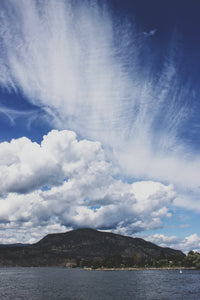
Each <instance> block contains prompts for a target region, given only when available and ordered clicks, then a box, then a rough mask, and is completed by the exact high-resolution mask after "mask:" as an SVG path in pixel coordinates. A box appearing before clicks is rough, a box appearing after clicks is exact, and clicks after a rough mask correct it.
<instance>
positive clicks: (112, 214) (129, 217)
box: [0, 130, 175, 240]
mask: <svg viewBox="0 0 200 300" xmlns="http://www.w3.org/2000/svg"><path fill="white" fill-rule="evenodd" d="M0 165H1V174H0V190H1V194H2V195H1V199H0V206H1V211H0V223H1V225H0V228H1V230H5V229H6V230H7V231H9V230H11V229H12V228H15V229H16V232H18V233H16V234H17V235H18V238H19V240H22V239H23V238H22V236H21V234H20V229H22V228H24V230H26V231H28V230H29V229H30V236H29V240H32V239H33V238H34V235H33V236H32V231H33V228H35V234H36V232H37V233H38V238H39V237H41V234H42V233H44V232H45V230H46V232H48V230H49V228H51V229H53V228H55V229H57V230H58V229H62V230H63V229H64V228H65V229H66V228H78V227H92V228H96V229H105V230H116V231H117V232H120V233H123V234H133V233H135V232H140V231H143V230H150V229H155V228H160V227H162V218H163V217H165V218H169V217H170V216H171V214H170V213H169V211H168V208H169V206H170V205H171V203H172V200H173V199H174V198H175V192H174V189H173V186H172V185H164V184H161V183H159V182H152V181H140V182H135V183H132V184H129V183H124V182H122V181H121V180H119V179H115V175H116V173H115V168H113V166H112V165H111V163H109V162H107V161H106V160H105V155H104V151H103V149H102V146H101V144H100V143H99V142H91V141H88V140H77V137H76V135H75V133H74V132H72V131H67V130H65V131H57V130H53V131H51V132H50V133H49V134H48V135H46V136H44V138H43V141H42V142H41V144H37V143H33V142H31V141H30V140H29V139H27V138H20V139H16V140H12V141H11V142H10V143H8V142H4V143H1V144H0ZM40 228H43V230H41V229H40ZM45 228H46V229H45ZM26 236H27V234H26Z"/></svg>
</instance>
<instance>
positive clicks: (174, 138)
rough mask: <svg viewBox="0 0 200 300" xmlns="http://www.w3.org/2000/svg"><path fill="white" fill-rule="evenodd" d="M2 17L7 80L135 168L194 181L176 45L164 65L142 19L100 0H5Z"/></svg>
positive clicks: (137, 173) (133, 171) (133, 172)
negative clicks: (119, 15) (140, 27)
mask: <svg viewBox="0 0 200 300" xmlns="http://www.w3.org/2000/svg"><path fill="white" fill-rule="evenodd" d="M58 16H59V17H58ZM0 17H1V24H2V27H1V31H0V34H1V37H2V42H1V49H2V57H1V62H0V65H1V72H0V82H1V86H3V87H6V88H8V89H11V90H12V89H13V90H18V91H21V92H22V93H23V94H24V95H25V96H26V98H27V99H28V101H30V102H31V103H32V104H36V105H37V106H39V107H41V108H42V109H43V110H45V111H46V112H47V114H49V115H50V116H51V121H53V126H55V127H57V128H59V129H65V128H66V129H72V130H75V131H76V132H77V133H78V134H79V135H80V136H82V137H84V138H88V139H92V140H99V141H101V142H102V143H103V144H104V147H107V148H108V149H111V150H112V151H111V153H114V155H115V159H116V160H117V161H118V162H119V165H120V166H121V167H122V169H123V170H124V172H125V173H126V172H127V174H128V175H129V176H132V177H133V178H141V177H146V178H149V179H151V178H153V179H155V180H162V181H165V180H166V181H168V182H175V183H177V184H181V185H183V186H184V185H185V184H189V185H190V186H191V185H192V186H196V181H197V180H196V178H197V177H198V176H199V171H198V169H197V168H196V166H197V164H199V157H195V156H194V155H193V150H192V147H191V145H188V144H187V141H186V140H185V139H184V138H182V137H181V135H180V131H181V130H182V127H183V126H184V125H185V122H186V120H187V118H188V117H190V113H191V111H190V108H189V106H188V103H187V101H186V99H187V97H188V95H189V86H187V84H184V85H183V84H182V81H181V77H180V72H179V68H180V67H179V65H178V64H177V62H176V60H177V59H176V56H175V54H174V53H173V51H171V53H170V52H169V55H168V57H167V59H163V58H162V57H161V61H162V60H163V62H162V66H161V67H159V73H158V74H157V70H156V69H155V65H153V62H155V57H154V55H153V54H151V55H150V54H149V51H148V44H147V43H146V39H145V37H144V38H142V37H141V36H140V38H138V33H137V32H138V31H137V27H136V26H135V25H134V24H131V23H129V22H128V21H126V22H125V21H124V24H123V22H122V25H119V24H117V22H116V20H115V18H114V16H112V14H111V13H110V12H109V9H108V6H106V5H105V3H104V5H101V6H99V4H98V3H97V2H95V1H92V2H91V1H83V2H81V1H80V2H79V1H78V2H77V3H76V4H75V3H73V2H72V1H68V2H65V1H59V2H56V1H48V2H47V1H42V2H41V1H31V0H28V1H20V2H12V1H6V2H3V9H2V11H1V16H0ZM16 24H17V26H16ZM155 33H156V31H155V30H154V29H153V30H151V31H150V32H149V33H148V35H153V34H155ZM119 36H120V38H119ZM141 53H142V57H141ZM153 70H154V71H153ZM190 96H191V95H190ZM110 159H113V156H112V157H110ZM170 166H171V167H170ZM178 170H181V171H180V172H179V171H178ZM178 172H179V175H178ZM183 173H184V174H185V175H184V176H183V175H180V174H183ZM165 175H166V176H165Z"/></svg>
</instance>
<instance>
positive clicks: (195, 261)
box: [78, 249, 200, 269]
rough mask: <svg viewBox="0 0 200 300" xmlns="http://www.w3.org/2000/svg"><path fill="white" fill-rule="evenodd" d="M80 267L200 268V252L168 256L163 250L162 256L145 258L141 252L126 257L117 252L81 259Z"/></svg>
mask: <svg viewBox="0 0 200 300" xmlns="http://www.w3.org/2000/svg"><path fill="white" fill-rule="evenodd" d="M78 266H79V267H88V268H92V269H97V268H129V267H133V268H165V267H169V268H175V267H180V268H181V267H185V268H195V269H200V253H198V252H194V251H192V250H191V251H189V252H188V254H187V255H185V256H183V255H171V256H170V257H166V256H165V253H164V250H163V249H162V250H161V253H160V256H158V257H155V258H151V259H144V258H142V257H141V256H140V255H139V254H135V255H133V256H132V257H127V258H124V257H122V256H121V255H118V254H115V255H112V256H108V257H105V258H99V259H88V260H81V261H80V262H78Z"/></svg>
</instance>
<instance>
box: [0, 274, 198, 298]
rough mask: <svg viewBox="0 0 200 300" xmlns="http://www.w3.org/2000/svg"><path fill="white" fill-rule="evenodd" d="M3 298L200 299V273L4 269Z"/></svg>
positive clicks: (0, 291) (0, 276) (0, 289)
mask: <svg viewBox="0 0 200 300" xmlns="http://www.w3.org/2000/svg"><path fill="white" fill-rule="evenodd" d="M0 299H1V300H3V299H14V300H18V299H28V300H32V299H35V300H40V299H42V300H45V299H48V300H52V299H56V300H59V299H69V300H87V299H90V300H96V299H101V300H107V299H116V300H117V299H120V300H125V299H131V300H133V299H142V300H148V299H152V300H156V299H159V300H164V299H169V300H173V299H175V300H176V299H181V300H182V299H187V300H188V299H197V300H199V299H200V271H196V270H192V271H191V270H184V271H183V273H182V274H180V273H179V271H178V270H141V271H86V270H82V269H65V268H0Z"/></svg>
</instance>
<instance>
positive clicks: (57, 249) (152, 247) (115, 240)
mask: <svg viewBox="0 0 200 300" xmlns="http://www.w3.org/2000/svg"><path fill="white" fill-rule="evenodd" d="M172 256H177V257H178V256H183V257H184V254H183V252H182V251H180V250H175V249H171V248H167V247H166V248H163V247H160V246H157V245H156V244H153V243H151V242H148V241H145V240H143V239H141V238H133V237H129V236H123V235H119V234H115V233H112V232H103V231H97V230H95V229H91V228H81V229H75V230H71V231H67V232H65V233H52V234H48V235H46V236H45V237H44V238H42V239H41V240H40V241H38V242H37V243H35V244H30V245H28V246H23V247H16V246H14V247H9V246H8V247H5V246H4V247H2V248H0V266H2V265H4V266H6V265H9V266H67V265H70V264H71V265H73V266H85V265H88V264H90V263H92V262H94V261H95V262H96V261H98V262H99V263H100V262H101V264H103V263H104V264H106V261H107V260H109V259H111V258H112V259H111V261H113V264H128V265H130V264H131V261H132V264H133V262H134V260H135V261H138V262H144V261H146V262H150V261H152V259H155V258H158V257H160V258H162V259H169V258H170V257H172ZM89 262H90V263H89ZM110 264H111V265H112V262H111V263H110Z"/></svg>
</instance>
